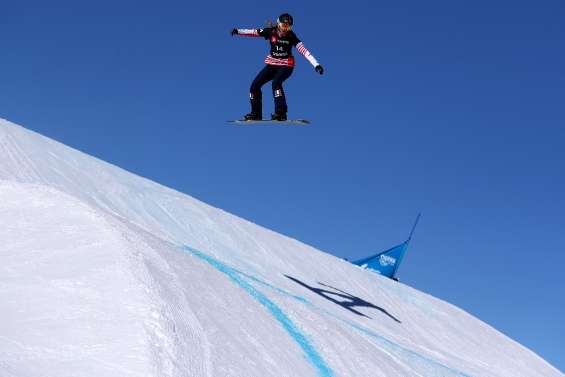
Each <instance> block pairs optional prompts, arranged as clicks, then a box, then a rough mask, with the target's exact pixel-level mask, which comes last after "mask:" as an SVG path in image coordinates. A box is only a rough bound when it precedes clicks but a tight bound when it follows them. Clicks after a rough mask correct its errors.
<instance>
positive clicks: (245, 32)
mask: <svg viewBox="0 0 565 377" xmlns="http://www.w3.org/2000/svg"><path fill="white" fill-rule="evenodd" d="M231 35H232V36H234V35H241V36H242V37H262V35H261V29H235V28H234V29H233V30H232V31H231Z"/></svg>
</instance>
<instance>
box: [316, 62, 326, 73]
mask: <svg viewBox="0 0 565 377" xmlns="http://www.w3.org/2000/svg"><path fill="white" fill-rule="evenodd" d="M315 69H316V72H318V73H319V74H320V75H323V74H324V67H322V66H321V65H319V64H318V65H317V66H316V68H315Z"/></svg>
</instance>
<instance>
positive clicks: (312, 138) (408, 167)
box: [0, 0, 565, 370]
mask: <svg viewBox="0 0 565 377" xmlns="http://www.w3.org/2000/svg"><path fill="white" fill-rule="evenodd" d="M564 11H565V3H563V2H562V1H558V0H555V1H542V2H533V1H495V2H493V1H473V2H471V1H464V2H453V1H436V2H421V1H416V0H405V1H400V2H393V3H391V2H386V3H384V2H375V1H349V2H347V3H341V2H340V3H331V2H315V3H314V2H303V1H286V2H284V3H282V2H280V3H278V2H265V1H245V2H233V1H229V2H227V1H226V2H222V1H220V2H199V3H197V4H196V3H193V2H186V1H165V2H159V3H156V2H147V1H135V2H134V1H121V2H119V3H118V4H116V3H115V2H110V1H106V0H101V1H97V2H96V3H86V2H76V1H58V0H53V1H49V2H34V1H28V2H20V3H18V2H10V3H9V4H8V3H7V4H3V5H2V20H1V22H0V48H1V50H2V58H1V59H0V82H1V84H2V89H1V90H0V117H3V118H6V119H9V120H11V121H13V122H16V123H19V124H22V125H24V126H26V127H28V128H30V129H33V130H35V131H37V132H40V133H42V134H45V135H47V136H49V137H52V138H55V139H57V140H59V141H61V142H63V143H65V144H68V145H70V146H73V147H75V148H78V149H80V150H82V151H85V152H87V153H89V154H92V155H95V156H97V157H100V158H102V159H104V160H106V161H109V162H111V163H113V164H116V165H118V166H121V167H123V168H126V169H128V170H130V171H132V172H134V173H137V174H140V175H142V176H145V177H148V178H151V179H153V180H155V181H158V182H160V183H163V184H165V185H167V186H171V187H173V188H175V189H178V190H180V191H182V192H185V193H188V194H190V195H192V196H195V197H197V198H199V199H201V200H203V201H205V202H207V203H210V204H212V205H214V206H217V207H221V208H223V209H225V210H227V211H229V212H232V213H235V214H237V215H240V216H242V217H244V218H247V219H249V220H252V221H254V222H256V223H259V224H261V225H264V226H266V227H268V228H272V229H274V230H276V231H278V232H281V233H284V234H287V235H289V236H292V237H295V238H297V239H300V240H302V241H304V242H306V243H309V244H312V245H314V246H316V247H318V248H320V249H322V250H325V251H327V252H329V253H332V254H334V255H336V256H339V257H347V258H349V259H355V258H360V257H362V256H365V255H368V254H370V253H373V252H376V251H379V250H383V249H385V248H388V247H390V246H392V245H394V244H397V243H400V242H401V241H403V240H404V238H405V237H406V236H407V234H408V232H409V230H410V227H411V225H412V222H413V220H414V218H415V216H416V214H417V213H418V212H422V214H423V216H422V219H421V222H420V225H419V228H418V229H417V231H416V234H415V237H414V239H413V242H412V244H411V246H410V249H409V251H408V254H407V256H406V258H405V259H404V262H403V265H402V267H401V270H400V273H399V275H400V278H401V280H402V281H404V282H405V283H407V284H410V285H412V286H414V287H417V288H418V289H421V290H423V291H425V292H429V293H431V294H433V295H434V296H438V297H440V298H442V299H445V300H447V301H449V302H452V303H454V304H456V305H457V306H460V307H462V308H463V309H465V310H467V311H469V312H470V313H472V314H474V315H476V316H478V317H479V318H481V319H482V320H484V321H486V322H487V323H489V324H491V325H493V326H494V327H496V328H497V329H499V330H500V331H502V332H504V333H505V334H507V335H509V336H511V337H512V338H514V339H516V340H517V341H519V342H520V343H523V344H524V345H526V346H527V347H529V348H531V349H532V350H534V351H535V352H536V353H538V354H540V355H541V356H542V357H544V358H545V359H547V360H548V361H549V362H551V363H552V364H553V365H555V366H557V367H558V368H559V369H561V370H563V369H565V357H564V354H563V352H562V350H563V349H564V348H565V343H564V342H563V338H564V337H565V324H564V321H563V317H564V315H565V310H564V307H565V300H564V297H565V284H564V280H563V275H562V274H563V266H564V265H565V247H564V246H563V245H564V244H565V216H564V213H565V195H564V194H563V193H564V192H565V173H564V171H565V169H564V167H563V166H564V165H565V151H564V148H563V144H564V142H565V126H564V125H565V106H564V105H563V104H564V103H565V49H564V48H563V41H564V38H565V26H564V23H563V16H564V14H565V13H564ZM282 12H290V13H291V14H293V15H294V18H295V31H296V33H297V34H298V36H299V37H300V38H301V39H302V40H303V42H304V43H305V46H306V47H307V48H309V49H310V51H311V52H312V53H313V54H314V56H316V58H318V60H319V61H320V63H321V64H322V65H323V66H324V68H325V69H326V74H325V75H324V76H319V75H318V74H316V73H315V72H314V69H313V67H312V66H311V65H310V64H309V63H308V62H307V61H306V60H305V59H303V58H302V57H301V56H298V57H297V61H298V67H297V68H296V70H295V72H294V75H293V77H291V79H290V80H289V81H288V82H287V84H286V85H285V90H286V93H287V97H288V103H289V116H290V117H295V118H308V119H310V120H312V122H313V124H312V126H311V127H308V128H257V127H246V128H241V127H235V126H231V125H227V124H226V123H225V122H224V121H225V120H228V119H235V118H239V117H240V116H242V115H243V114H245V113H247V112H248V92H247V91H248V88H249V84H250V83H251V80H252V79H253V77H254V76H255V74H256V73H257V72H258V71H259V70H260V69H261V68H262V66H263V63H262V61H263V58H264V56H265V54H266V53H267V51H268V46H267V44H266V42H265V41H262V40H259V39H251V38H237V37H236V38H232V37H230V36H229V31H230V30H231V29H232V28H233V27H254V26H256V27H260V26H262V25H264V22H265V20H267V19H274V18H276V16H277V15H278V14H280V13H282ZM264 89H265V90H264V94H265V95H264V98H265V106H264V112H265V115H268V114H269V113H270V111H271V110H272V106H273V105H272V102H271V99H270V88H269V86H268V85H267V86H266V87H265V88H264Z"/></svg>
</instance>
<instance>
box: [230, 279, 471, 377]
mask: <svg viewBox="0 0 565 377" xmlns="http://www.w3.org/2000/svg"><path fill="white" fill-rule="evenodd" d="M238 272H239V273H240V274H241V275H243V276H245V277H246V278H248V279H250V280H252V281H254V282H256V283H259V284H261V285H263V286H265V287H267V288H269V289H271V290H273V291H275V292H277V293H280V294H282V295H284V296H288V297H290V298H293V299H295V300H297V301H300V302H302V303H303V304H305V305H306V306H309V307H311V308H312V309H314V310H318V311H321V312H323V313H324V314H326V315H327V316H329V317H331V318H333V319H335V320H337V321H339V322H342V323H345V324H346V325H349V326H351V327H352V328H354V329H355V330H357V331H359V332H360V333H363V334H365V335H367V336H369V337H371V338H374V339H376V340H377V341H379V342H380V343H382V344H385V346H386V347H387V348H389V349H393V350H394V351H396V352H398V353H400V354H404V355H408V356H410V357H412V358H414V359H416V360H419V361H422V362H424V363H425V364H428V365H430V366H433V367H435V368H437V369H442V370H443V371H444V372H447V373H448V374H450V375H453V376H457V377H471V376H469V375H468V374H465V373H463V372H461V371H458V370H457V369H453V368H451V367H448V366H446V365H443V364H441V363H439V362H437V361H435V360H433V359H431V358H429V357H427V356H424V355H422V354H420V353H418V352H416V351H412V350H411V349H408V348H405V347H403V346H401V345H400V344H397V343H395V342H393V341H392V340H389V339H387V338H385V337H384V336H382V335H379V334H377V333H375V332H374V331H371V330H369V329H367V328H365V327H363V326H361V325H358V324H356V323H353V322H351V321H349V320H346V319H343V318H340V317H339V316H337V315H335V314H333V313H332V312H330V311H328V310H326V309H323V308H320V307H318V306H316V305H314V304H313V303H311V302H310V301H308V300H307V299H305V298H304V297H301V296H296V295H293V294H292V293H289V292H287V291H285V290H283V289H280V288H277V287H275V286H273V285H271V284H269V283H267V282H264V281H262V280H261V279H258V278H256V277H254V276H251V275H248V274H246V273H244V272H241V271H238ZM444 376H445V375H442V377H444Z"/></svg>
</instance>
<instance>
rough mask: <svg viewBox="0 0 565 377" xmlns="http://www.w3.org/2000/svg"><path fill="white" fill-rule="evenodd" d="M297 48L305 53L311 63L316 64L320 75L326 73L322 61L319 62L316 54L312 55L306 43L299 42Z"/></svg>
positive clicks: (315, 66)
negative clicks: (305, 45)
mask: <svg viewBox="0 0 565 377" xmlns="http://www.w3.org/2000/svg"><path fill="white" fill-rule="evenodd" d="M296 49H297V50H298V52H299V53H301V54H302V55H304V57H305V58H306V60H308V61H309V62H310V64H312V65H313V66H314V68H316V72H318V73H319V74H320V75H322V74H324V68H323V67H322V66H321V65H320V63H318V61H317V60H316V58H315V57H314V55H312V54H311V53H310V51H308V49H307V48H306V47H304V43H302V42H300V43H298V44H297V45H296Z"/></svg>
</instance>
